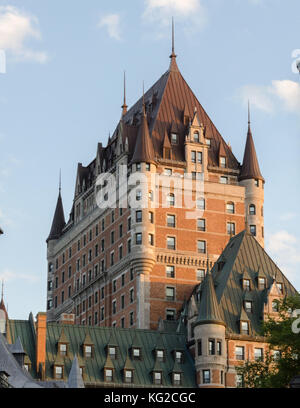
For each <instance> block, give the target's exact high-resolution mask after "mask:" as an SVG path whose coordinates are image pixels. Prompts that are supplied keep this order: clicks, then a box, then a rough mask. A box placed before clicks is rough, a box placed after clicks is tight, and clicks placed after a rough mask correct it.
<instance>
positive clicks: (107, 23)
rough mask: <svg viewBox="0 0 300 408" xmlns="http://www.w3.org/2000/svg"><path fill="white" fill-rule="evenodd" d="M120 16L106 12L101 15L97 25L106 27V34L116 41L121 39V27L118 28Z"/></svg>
mask: <svg viewBox="0 0 300 408" xmlns="http://www.w3.org/2000/svg"><path fill="white" fill-rule="evenodd" d="M120 21H121V18H120V16H119V14H107V15H106V16H103V17H101V19H100V21H99V23H98V27H101V28H102V27H105V28H106V29H107V32H108V35H109V36H110V37H111V38H114V39H115V40H117V41H121V28H120Z"/></svg>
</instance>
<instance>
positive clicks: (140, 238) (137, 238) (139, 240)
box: [135, 232, 142, 245]
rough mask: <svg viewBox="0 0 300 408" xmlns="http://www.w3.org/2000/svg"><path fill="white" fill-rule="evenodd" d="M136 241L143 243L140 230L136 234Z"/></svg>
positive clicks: (139, 243)
mask: <svg viewBox="0 0 300 408" xmlns="http://www.w3.org/2000/svg"><path fill="white" fill-rule="evenodd" d="M135 243H136V245H142V233H141V232H138V233H137V234H135Z"/></svg>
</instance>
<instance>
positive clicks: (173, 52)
mask: <svg viewBox="0 0 300 408" xmlns="http://www.w3.org/2000/svg"><path fill="white" fill-rule="evenodd" d="M170 58H171V59H172V58H176V54H175V34H174V17H172V54H171V55H170Z"/></svg>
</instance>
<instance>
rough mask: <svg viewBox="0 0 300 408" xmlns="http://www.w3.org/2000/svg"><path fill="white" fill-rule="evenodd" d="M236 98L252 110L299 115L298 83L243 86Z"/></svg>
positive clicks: (274, 82) (283, 81) (283, 82)
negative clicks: (283, 111)
mask: <svg viewBox="0 0 300 408" xmlns="http://www.w3.org/2000/svg"><path fill="white" fill-rule="evenodd" d="M237 96H238V97H239V98H240V99H242V101H243V103H244V104H246V103H247V102H248V100H250V102H251V105H252V106H253V107H254V108H257V109H259V110H263V111H265V112H268V113H273V112H275V111H276V109H285V110H286V111H288V112H291V113H296V114H300V83H297V82H294V81H291V80H287V79H286V80H274V81H272V83H271V85H269V86H258V85H245V86H243V87H242V88H240V89H239V90H238V92H237Z"/></svg>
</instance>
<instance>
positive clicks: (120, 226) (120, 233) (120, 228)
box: [119, 224, 123, 238]
mask: <svg viewBox="0 0 300 408" xmlns="http://www.w3.org/2000/svg"><path fill="white" fill-rule="evenodd" d="M119 236H120V238H122V236H123V224H120V225H119Z"/></svg>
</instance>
